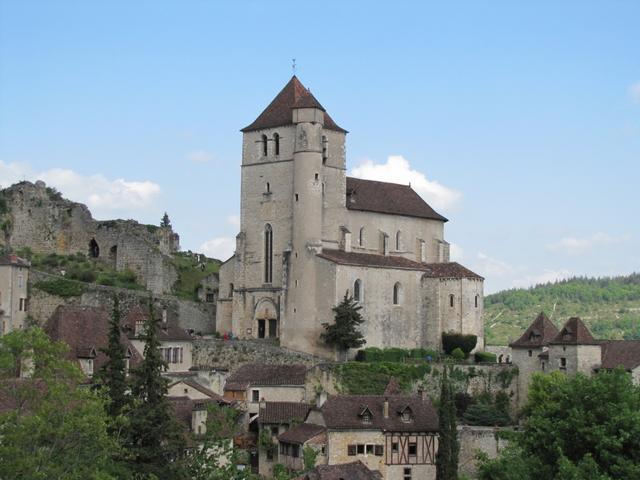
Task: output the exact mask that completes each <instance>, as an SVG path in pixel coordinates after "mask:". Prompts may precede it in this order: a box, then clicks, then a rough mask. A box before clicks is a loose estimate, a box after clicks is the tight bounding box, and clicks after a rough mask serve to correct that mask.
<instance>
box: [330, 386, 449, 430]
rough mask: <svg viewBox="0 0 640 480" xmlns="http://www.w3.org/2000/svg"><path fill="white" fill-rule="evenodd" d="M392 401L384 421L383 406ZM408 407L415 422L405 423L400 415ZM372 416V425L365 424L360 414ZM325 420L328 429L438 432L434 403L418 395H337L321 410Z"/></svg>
mask: <svg viewBox="0 0 640 480" xmlns="http://www.w3.org/2000/svg"><path fill="white" fill-rule="evenodd" d="M385 398H386V399H388V401H389V418H384V414H383V404H384V401H385ZM407 407H409V408H410V409H411V411H412V414H413V421H412V422H408V423H405V422H403V421H402V419H401V416H400V413H401V412H402V411H403V410H404V409H406V408H407ZM367 409H368V410H369V411H370V412H371V423H364V422H363V421H362V417H361V414H362V412H363V411H365V410H367ZM321 410H322V416H323V418H324V421H325V424H326V425H327V428H328V429H334V430H372V429H380V430H383V431H391V432H436V431H438V430H439V420H438V414H437V413H436V410H435V409H434V408H433V405H432V404H431V401H429V400H428V399H425V400H422V398H421V397H419V396H417V395H394V396H390V397H385V396H383V395H337V396H331V397H329V398H328V399H327V401H326V402H325V403H324V405H323V406H322V409H321Z"/></svg>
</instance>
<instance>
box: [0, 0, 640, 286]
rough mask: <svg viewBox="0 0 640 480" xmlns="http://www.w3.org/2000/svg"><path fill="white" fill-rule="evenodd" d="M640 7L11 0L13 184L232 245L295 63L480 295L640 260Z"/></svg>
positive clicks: (2, 104)
mask: <svg viewBox="0 0 640 480" xmlns="http://www.w3.org/2000/svg"><path fill="white" fill-rule="evenodd" d="M639 19H640V2H638V1H636V0H632V1H622V0H606V1H605V0H602V1H586V0H581V1H557V0H554V1H535V2H513V1H489V0H487V1H483V2H478V1H466V2H465V1H449V2H441V1H439V2H430V1H422V2H408V1H394V2H382V1H381V2H359V1H350V2H346V1H335V2H334V1H324V2H300V1H295V2H284V1H283V2H280V1H270V2H258V1H253V2H243V1H234V2H215V1H197V0H189V1H178V0H174V1H166V0H154V1H144V0H138V1H135V2H130V1H119V0H109V1H108V2H86V1H57V0H51V1H46V2H45V1H31V0H14V1H9V0H0V186H1V187H6V186H8V185H10V184H12V183H13V182H16V181H20V180H24V179H26V180H36V179H42V180H44V181H45V182H47V184H48V185H52V186H55V187H56V188H58V189H59V190H61V191H62V192H63V194H64V195H65V196H66V197H68V198H70V199H72V200H74V201H79V202H83V203H86V204H87V205H88V206H89V207H90V208H91V210H92V212H93V214H94V216H95V217H96V218H98V219H109V218H134V219H137V220H139V221H141V222H145V223H154V224H157V223H159V221H160V218H161V216H162V214H163V212H164V211H167V212H168V213H169V216H170V218H171V220H172V223H173V226H174V229H175V230H176V231H177V232H178V233H179V234H180V236H181V244H182V247H183V249H185V250H186V249H191V250H193V251H199V252H204V253H207V254H209V255H211V256H215V257H218V258H222V259H225V257H227V256H229V255H230V254H231V253H232V250H233V245H234V237H235V235H236V234H237V233H238V225H239V218H238V214H239V210H240V206H239V204H240V160H241V139H242V138H241V133H240V131H239V130H240V129H241V128H242V127H244V126H246V125H248V124H249V123H251V122H252V121H253V120H254V119H255V118H256V117H257V116H258V114H259V113H260V112H261V111H262V110H263V109H264V108H265V107H266V106H267V104H268V103H269V102H270V101H271V100H272V99H273V97H274V96H275V95H276V94H277V93H278V91H279V90H280V89H281V88H282V87H283V86H284V85H285V84H286V82H287V81H288V80H289V79H290V77H291V75H292V59H293V58H295V59H296V65H297V67H296V74H297V75H298V77H299V78H300V80H301V81H302V82H303V83H304V84H305V85H306V86H307V87H309V88H310V89H311V90H312V92H313V93H314V95H315V96H316V97H317V98H318V99H319V101H320V102H321V103H322V104H323V106H324V107H325V108H326V109H327V111H328V112H329V113H330V114H331V116H332V117H333V119H334V120H335V121H336V122H337V123H338V124H339V125H340V126H342V127H343V128H346V129H347V130H349V134H348V135H347V165H348V172H349V174H350V175H354V176H359V177H363V178H373V179H383V180H388V181H395V182H398V183H405V184H406V183H411V185H412V186H413V187H414V189H415V190H416V191H418V193H420V194H421V195H422V196H423V198H425V200H427V202H429V203H430V204H431V205H432V206H433V207H434V208H436V209H437V210H438V211H439V212H440V213H442V214H444V215H445V216H447V217H448V218H449V219H450V221H449V222H448V223H447V224H446V225H445V238H446V239H447V240H448V241H449V242H451V249H452V257H453V258H454V259H455V260H456V261H459V262H460V263H462V264H464V265H466V266H467V267H469V268H471V269H473V270H474V271H476V272H477V273H479V274H481V275H483V276H484V277H485V278H486V282H485V291H486V292H488V293H491V292H495V291H497V290H500V289H504V288H512V287H521V286H530V285H534V284H536V283H540V282H546V281H554V280H557V279H562V278H567V277H570V276H574V275H589V276H602V275H617V274H627V273H631V272H633V271H640V221H639V219H640V53H639V52H640V28H639V25H640V21H639Z"/></svg>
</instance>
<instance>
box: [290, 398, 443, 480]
mask: <svg viewBox="0 0 640 480" xmlns="http://www.w3.org/2000/svg"><path fill="white" fill-rule="evenodd" d="M438 432H439V423H438V415H437V413H436V411H435V409H434V407H433V405H432V404H431V401H430V400H429V399H428V398H427V397H426V395H424V394H423V393H422V392H421V393H420V394H418V395H389V396H385V395H337V396H330V397H329V398H328V399H327V401H326V402H325V403H324V404H323V405H322V406H321V407H320V408H316V409H312V410H311V411H310V412H309V414H308V415H307V418H306V420H305V423H304V424H301V425H298V426H295V427H293V428H291V429H289V430H287V431H286V432H285V433H283V434H281V435H280V436H279V437H278V442H279V445H280V446H279V456H278V461H279V462H280V463H283V464H284V465H289V466H291V468H297V467H298V466H300V465H301V462H302V460H301V457H302V451H303V449H304V448H305V447H306V446H308V447H311V448H314V449H315V450H316V451H317V452H318V457H317V462H318V464H321V463H325V464H327V465H339V464H344V463H351V462H354V461H361V462H362V463H363V464H364V465H366V467H367V468H369V469H370V470H376V471H379V472H380V473H381V474H382V477H383V478H384V479H387V480H416V479H420V480H423V479H424V480H430V479H434V478H435V459H436V451H437V448H438Z"/></svg>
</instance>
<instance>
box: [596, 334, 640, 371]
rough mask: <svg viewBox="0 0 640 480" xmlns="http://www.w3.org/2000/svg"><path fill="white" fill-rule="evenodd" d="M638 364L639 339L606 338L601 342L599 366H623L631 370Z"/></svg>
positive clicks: (639, 356) (639, 359)
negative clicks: (600, 363)
mask: <svg viewBox="0 0 640 480" xmlns="http://www.w3.org/2000/svg"><path fill="white" fill-rule="evenodd" d="M638 366H640V340H607V341H604V342H603V343H602V365H601V368H604V369H612V368H616V367H624V368H625V369H626V370H633V369H634V368H636V367H638Z"/></svg>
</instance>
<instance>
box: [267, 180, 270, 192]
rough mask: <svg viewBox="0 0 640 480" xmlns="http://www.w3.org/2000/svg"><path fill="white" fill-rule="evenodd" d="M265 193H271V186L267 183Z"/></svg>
mask: <svg viewBox="0 0 640 480" xmlns="http://www.w3.org/2000/svg"><path fill="white" fill-rule="evenodd" d="M267 193H271V184H270V183H269V182H267Z"/></svg>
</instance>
